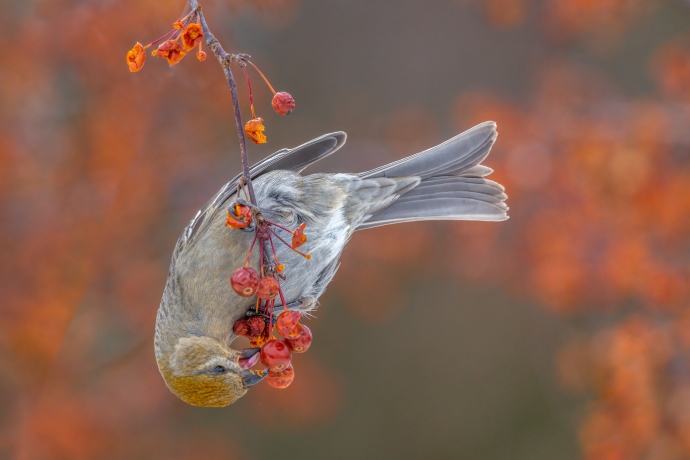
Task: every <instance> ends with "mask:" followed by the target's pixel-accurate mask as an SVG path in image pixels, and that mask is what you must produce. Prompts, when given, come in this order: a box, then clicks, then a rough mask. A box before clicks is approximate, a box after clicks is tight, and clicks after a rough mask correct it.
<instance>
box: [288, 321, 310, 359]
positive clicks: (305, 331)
mask: <svg viewBox="0 0 690 460" xmlns="http://www.w3.org/2000/svg"><path fill="white" fill-rule="evenodd" d="M311 338H312V337H311V331H310V330H309V328H308V327H307V326H304V325H302V331H301V333H300V335H299V336H298V337H295V338H294V339H293V338H286V339H285V342H286V343H287V345H288V347H290V350H292V351H294V352H295V353H304V352H305V351H307V350H309V347H310V346H311Z"/></svg>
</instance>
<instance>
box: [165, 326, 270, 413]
mask: <svg viewBox="0 0 690 460" xmlns="http://www.w3.org/2000/svg"><path fill="white" fill-rule="evenodd" d="M258 351H259V349H258V348H250V349H247V350H243V351H237V350H233V349H231V348H229V347H227V346H225V345H224V344H222V343H221V342H220V341H218V340H216V339H214V338H211V337H183V338H180V339H179V341H178V342H177V344H176V345H175V350H174V352H173V355H172V358H171V359H170V361H169V363H168V365H167V366H163V367H162V368H161V373H162V374H163V378H164V379H165V383H166V384H167V385H168V388H170V390H171V391H172V392H173V393H174V394H175V395H177V397H179V398H180V399H181V400H183V401H184V402H186V403H188V404H191V405H193V406H202V407H223V406H227V405H229V404H232V403H233V402H235V401H236V400H238V399H239V398H241V397H242V396H244V394H245V393H246V392H247V390H248V389H249V388H250V387H251V386H253V385H255V384H257V383H258V382H260V381H261V380H262V379H263V378H264V377H265V376H266V372H265V371H254V370H247V369H244V368H243V367H242V366H241V365H240V360H241V359H243V358H244V359H247V358H249V357H251V356H253V355H254V354H256V353H257V352H258Z"/></svg>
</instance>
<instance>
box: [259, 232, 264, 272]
mask: <svg viewBox="0 0 690 460" xmlns="http://www.w3.org/2000/svg"><path fill="white" fill-rule="evenodd" d="M257 233H258V231H257ZM259 240H260V241H259V259H260V261H259V263H260V264H261V265H260V267H261V277H263V276H264V244H263V243H264V241H263V238H259Z"/></svg>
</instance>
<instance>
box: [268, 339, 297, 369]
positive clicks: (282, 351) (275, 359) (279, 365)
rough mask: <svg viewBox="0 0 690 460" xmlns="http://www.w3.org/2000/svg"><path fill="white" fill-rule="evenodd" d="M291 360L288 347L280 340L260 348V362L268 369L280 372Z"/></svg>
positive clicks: (272, 341)
mask: <svg viewBox="0 0 690 460" xmlns="http://www.w3.org/2000/svg"><path fill="white" fill-rule="evenodd" d="M291 359H292V353H290V347H288V346H287V344H286V343H285V342H284V341H282V340H271V341H270V342H266V343H264V344H263V346H262V347H261V362H262V363H264V365H265V366H268V368H269V369H272V370H276V371H281V370H283V369H285V368H286V367H287V366H288V365H289V364H290V360H291Z"/></svg>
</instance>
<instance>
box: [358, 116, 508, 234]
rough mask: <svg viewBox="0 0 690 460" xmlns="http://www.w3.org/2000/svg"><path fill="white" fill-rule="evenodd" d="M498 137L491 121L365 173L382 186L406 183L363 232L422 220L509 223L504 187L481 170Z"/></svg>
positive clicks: (363, 175)
mask: <svg viewBox="0 0 690 460" xmlns="http://www.w3.org/2000/svg"><path fill="white" fill-rule="evenodd" d="M497 136H498V133H497V132H496V123H494V122H493V121H487V122H484V123H482V124H480V125H477V126H475V127H474V128H471V129H469V130H467V131H465V132H464V133H462V134H458V135H457V136H455V137H454V138H452V139H449V140H447V141H446V142H444V143H443V144H440V145H437V146H436V147H433V148H431V149H429V150H425V151H424V152H420V153H417V154H415V155H412V156H409V157H407V158H403V159H402V160H398V161H395V162H393V163H390V164H387V165H384V166H380V167H378V168H376V169H372V170H371V171H367V172H363V173H360V174H359V177H360V178H362V179H378V180H377V181H376V182H378V181H380V180H384V181H386V179H384V178H389V179H393V180H395V181H398V180H401V179H404V184H405V186H404V187H401V186H402V185H403V183H401V184H400V185H399V186H398V187H396V188H397V189H398V190H399V191H398V193H396V194H395V195H396V196H395V197H393V196H391V197H390V198H395V199H392V200H390V201H389V202H388V203H385V204H386V206H381V204H382V203H380V202H379V204H378V206H376V209H372V211H373V212H371V213H370V214H369V213H367V214H369V216H367V217H366V218H365V219H364V220H363V221H362V222H360V223H359V224H358V226H357V229H358V230H361V229H365V228H372V227H378V226H381V225H388V224H396V223H401V222H412V221H418V220H482V221H500V220H506V219H507V218H508V215H507V211H508V206H507V205H506V204H505V203H504V201H505V200H506V198H508V197H507V195H506V194H505V193H504V188H503V186H501V185H500V184H498V183H496V182H494V181H491V180H488V179H485V178H484V177H485V176H488V175H489V174H491V173H492V172H493V170H492V169H491V168H488V167H486V166H483V165H481V162H482V161H483V160H484V159H485V158H486V156H487V155H488V154H489V151H490V150H491V146H493V144H494V142H495V141H496V137H497ZM363 182H368V181H363ZM387 201H388V200H387Z"/></svg>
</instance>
